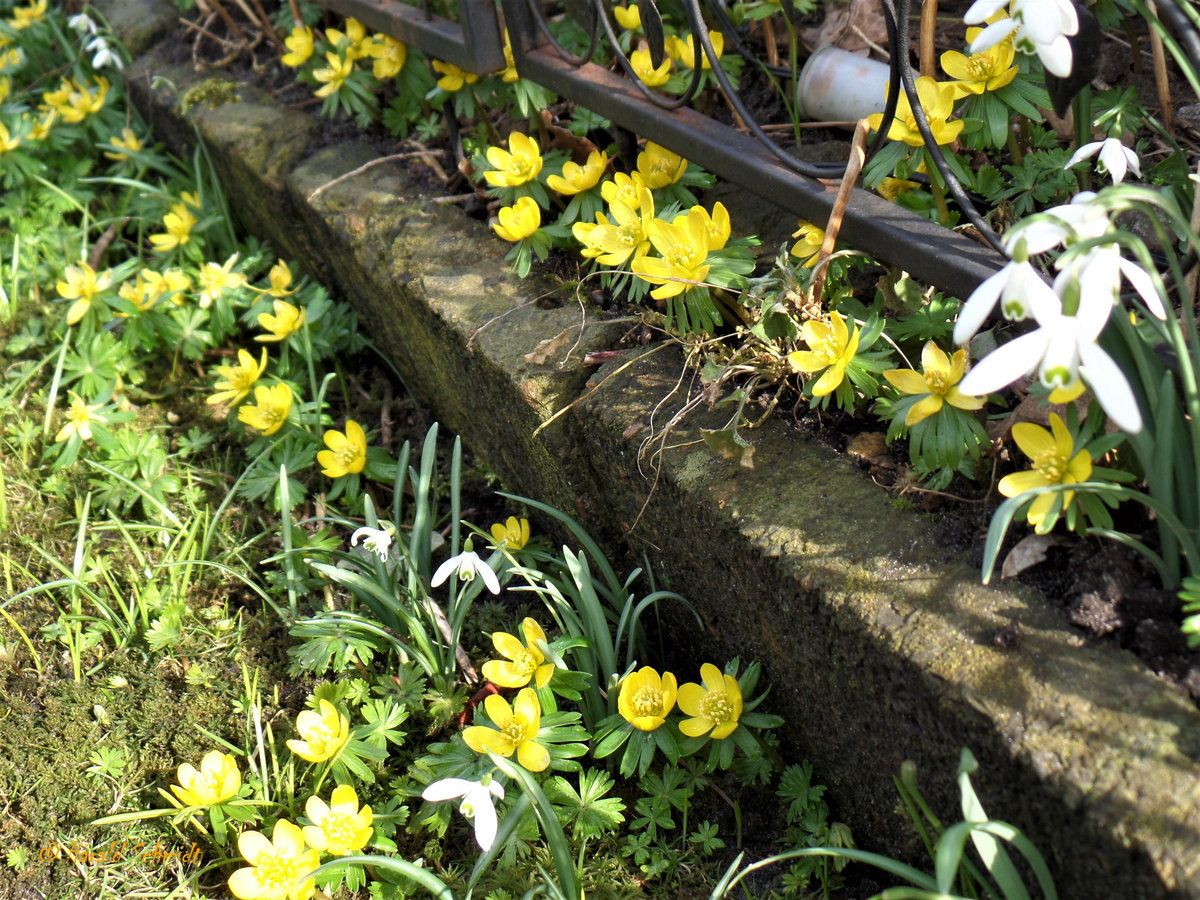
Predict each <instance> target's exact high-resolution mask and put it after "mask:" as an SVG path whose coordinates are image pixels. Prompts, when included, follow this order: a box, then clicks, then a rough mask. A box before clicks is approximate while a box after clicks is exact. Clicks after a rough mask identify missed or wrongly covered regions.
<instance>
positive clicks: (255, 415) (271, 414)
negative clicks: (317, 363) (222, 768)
mask: <svg viewBox="0 0 1200 900" xmlns="http://www.w3.org/2000/svg"><path fill="white" fill-rule="evenodd" d="M291 409H292V389H291V388H289V387H288V386H287V385H286V384H274V385H271V387H263V386H262V385H261V384H260V385H258V386H257V387H255V388H254V405H253V406H250V405H246V406H243V407H242V408H241V409H239V410H238V421H239V422H245V423H246V424H247V425H249V426H250V427H251V428H253V429H255V430H256V431H261V432H262V433H263V434H264V435H267V434H274V433H275V432H277V431H278V430H279V429H280V428H282V427H283V423H284V422H286V421H287V417H288V413H289V412H291ZM301 715H303V713H301Z"/></svg>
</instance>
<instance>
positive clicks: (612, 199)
mask: <svg viewBox="0 0 1200 900" xmlns="http://www.w3.org/2000/svg"><path fill="white" fill-rule="evenodd" d="M645 186H646V182H644V181H642V176H641V175H639V174H638V173H637V172H633V173H632V174H629V175H626V174H625V173H624V172H617V173H615V174H614V175H613V177H612V178H611V179H609V180H608V181H606V182H604V183H603V184H602V185H600V196H601V197H603V198H604V202H605V203H610V204H611V203H617V202H620V203H624V204H625V205H626V206H628V207H630V208H631V209H637V208H638V205H639V204H640V203H641V202H642V188H644V187H645ZM650 215H651V217H653V215H654V212H653V211H651V213H650Z"/></svg>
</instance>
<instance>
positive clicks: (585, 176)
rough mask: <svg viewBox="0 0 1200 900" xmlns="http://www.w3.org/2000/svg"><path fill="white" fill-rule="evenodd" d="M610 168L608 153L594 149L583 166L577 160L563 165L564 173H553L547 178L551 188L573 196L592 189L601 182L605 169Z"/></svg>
mask: <svg viewBox="0 0 1200 900" xmlns="http://www.w3.org/2000/svg"><path fill="white" fill-rule="evenodd" d="M607 168H608V154H607V153H602V152H600V151H599V150H593V151H592V152H591V153H590V154H588V158H587V162H586V163H584V164H583V165H582V166H581V165H579V163H576V162H568V163H565V164H564V165H563V173H562V175H551V176H550V177H549V178H547V179H546V184H548V185H549V186H550V190H552V191H557V192H558V193H560V194H565V195H566V196H571V195H573V194H582V193H583V192H584V191H590V190H591V189H592V188H594V187H595V186H596V185H597V184H599V183H600V178H601V177H602V176H603V175H604V170H605V169H607Z"/></svg>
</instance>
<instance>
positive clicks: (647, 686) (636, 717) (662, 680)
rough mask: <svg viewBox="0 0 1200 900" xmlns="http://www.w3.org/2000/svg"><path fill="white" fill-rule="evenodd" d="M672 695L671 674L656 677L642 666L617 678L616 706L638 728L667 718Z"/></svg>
mask: <svg viewBox="0 0 1200 900" xmlns="http://www.w3.org/2000/svg"><path fill="white" fill-rule="evenodd" d="M734 683H735V684H736V683H737V682H734ZM675 695H676V687H675V676H674V675H672V674H671V673H670V672H663V674H662V676H661V677H659V674H658V672H657V671H655V670H654V669H652V668H650V666H644V667H643V668H641V669H638V670H637V671H636V672H630V673H629V675H628V676H626V678H625V680H624V681H622V682H621V693H620V694H619V695H618V696H617V710H618V712H620V713H621V716H622V717H623V718H624V719H625V721H626V722H628V723H629V724H630V725H632V726H633V727H634V728H636V729H638V731H653V730H654V729H656V728H658V727H659V726H660V725H662V724H663V722H665V721H666V720H667V715H668V713H670V712H671V710H672V709H673V708H674V706H675ZM739 696H740V695H739ZM730 730H732V729H730Z"/></svg>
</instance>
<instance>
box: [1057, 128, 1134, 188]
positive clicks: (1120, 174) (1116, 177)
mask: <svg viewBox="0 0 1200 900" xmlns="http://www.w3.org/2000/svg"><path fill="white" fill-rule="evenodd" d="M1097 153H1098V154H1099V155H1100V165H1099V169H1100V171H1101V172H1107V173H1108V174H1109V175H1110V176H1112V180H1113V184H1120V183H1121V182H1122V181H1124V180H1125V173H1126V171H1131V172H1133V174H1134V175H1136V176H1137V177H1138V178H1141V177H1142V167H1141V163H1140V161H1139V160H1138V155H1137V154H1136V153H1134V152H1133V151H1132V150H1130V149H1129V148H1128V147H1126V146H1125V145H1124V144H1122V143H1121V142H1120V141H1119V140H1117V139H1116V138H1114V137H1110V138H1105V139H1104V140H1102V141H1093V142H1092V143H1090V144H1084V145H1083V146H1082V147H1080V148H1079V149H1078V150H1076V151H1075V153H1074V154H1073V155H1072V156H1071V158H1070V159H1068V160H1067V164H1066V165H1065V166H1063V168H1065V169H1069V168H1071V167H1072V166H1074V165H1076V164H1078V163H1080V162H1083V160H1085V159H1089V158H1090V157H1093V156H1095V155H1096V154H1097Z"/></svg>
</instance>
